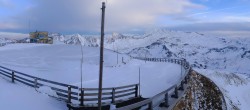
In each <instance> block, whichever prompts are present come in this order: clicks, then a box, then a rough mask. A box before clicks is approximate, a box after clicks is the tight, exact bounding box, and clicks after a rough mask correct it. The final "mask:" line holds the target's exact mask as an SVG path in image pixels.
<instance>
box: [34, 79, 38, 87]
mask: <svg viewBox="0 0 250 110" xmlns="http://www.w3.org/2000/svg"><path fill="white" fill-rule="evenodd" d="M34 88H38V86H37V78H35V81H34Z"/></svg>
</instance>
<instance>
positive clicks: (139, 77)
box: [139, 67, 141, 96]
mask: <svg viewBox="0 0 250 110" xmlns="http://www.w3.org/2000/svg"><path fill="white" fill-rule="evenodd" d="M139 96H141V68H140V67H139Z"/></svg>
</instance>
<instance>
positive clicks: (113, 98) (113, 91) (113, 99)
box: [111, 88, 115, 104]
mask: <svg viewBox="0 0 250 110" xmlns="http://www.w3.org/2000/svg"><path fill="white" fill-rule="evenodd" d="M111 103H112V104H114V103H115V88H113V89H112V101H111Z"/></svg>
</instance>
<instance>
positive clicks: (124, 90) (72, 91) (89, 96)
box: [0, 66, 139, 106]
mask: <svg viewBox="0 0 250 110" xmlns="http://www.w3.org/2000/svg"><path fill="white" fill-rule="evenodd" d="M0 74H1V75H3V76H5V77H8V78H10V79H11V81H12V82H13V83H14V82H16V81H17V82H20V83H23V84H25V85H27V86H30V87H34V88H40V87H50V88H51V89H52V90H54V91H55V92H56V94H57V95H58V97H55V96H52V97H54V98H58V99H60V100H63V101H66V102H67V103H72V101H74V102H79V103H80V105H81V106H83V105H84V103H90V102H93V103H94V102H95V101H96V102H97V100H98V98H97V96H98V88H78V86H74V85H69V84H64V83H59V82H55V81H51V80H47V79H43V78H38V77H35V76H32V75H28V74H25V73H22V72H18V71H15V70H12V69H9V68H6V67H3V66H0ZM138 86H139V85H138V84H132V85H127V86H120V87H113V88H103V93H102V95H103V96H104V97H102V100H103V101H106V102H107V100H110V103H116V101H121V99H122V100H126V99H127V98H131V97H138ZM82 94H83V95H82ZM50 96H51V95H50ZM79 103H78V104H79ZM75 104H77V103H75Z"/></svg>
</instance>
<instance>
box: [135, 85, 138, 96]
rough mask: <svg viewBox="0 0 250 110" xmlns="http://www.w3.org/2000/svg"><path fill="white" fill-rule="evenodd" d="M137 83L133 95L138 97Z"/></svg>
mask: <svg viewBox="0 0 250 110" xmlns="http://www.w3.org/2000/svg"><path fill="white" fill-rule="evenodd" d="M138 89H139V88H138V84H136V86H135V97H138Z"/></svg>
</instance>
